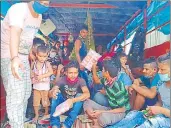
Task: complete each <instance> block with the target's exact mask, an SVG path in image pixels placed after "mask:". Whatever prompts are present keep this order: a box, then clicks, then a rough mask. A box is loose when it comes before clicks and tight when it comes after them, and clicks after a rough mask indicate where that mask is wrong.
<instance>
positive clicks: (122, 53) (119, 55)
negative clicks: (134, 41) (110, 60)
mask: <svg viewBox="0 0 171 128" xmlns="http://www.w3.org/2000/svg"><path fill="white" fill-rule="evenodd" d="M118 57H119V59H120V58H121V57H128V56H127V55H126V54H125V53H124V52H121V53H119V54H118Z"/></svg>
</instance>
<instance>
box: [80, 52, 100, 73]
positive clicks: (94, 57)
mask: <svg viewBox="0 0 171 128" xmlns="http://www.w3.org/2000/svg"><path fill="white" fill-rule="evenodd" d="M100 57H101V55H100V54H98V53H97V52H95V51H94V50H92V49H90V50H89V52H88V54H87V56H86V57H85V58H84V59H83V61H82V62H81V65H83V66H84V67H85V68H86V69H88V70H89V71H91V69H92V66H93V64H94V63H96V62H97V61H98V59H99V58H100Z"/></svg>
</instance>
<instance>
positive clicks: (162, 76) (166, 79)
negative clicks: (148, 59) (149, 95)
mask: <svg viewBox="0 0 171 128" xmlns="http://www.w3.org/2000/svg"><path fill="white" fill-rule="evenodd" d="M159 77H160V79H161V81H163V82H166V81H170V77H169V75H168V74H159Z"/></svg>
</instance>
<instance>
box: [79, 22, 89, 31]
mask: <svg viewBox="0 0 171 128" xmlns="http://www.w3.org/2000/svg"><path fill="white" fill-rule="evenodd" d="M83 29H85V30H87V31H88V26H87V25H85V24H84V25H82V26H81V29H80V31H81V30H83Z"/></svg>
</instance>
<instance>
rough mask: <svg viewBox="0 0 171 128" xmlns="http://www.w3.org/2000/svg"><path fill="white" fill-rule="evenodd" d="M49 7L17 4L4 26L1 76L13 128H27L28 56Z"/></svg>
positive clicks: (45, 4) (29, 88) (12, 7)
mask: <svg viewBox="0 0 171 128" xmlns="http://www.w3.org/2000/svg"><path fill="white" fill-rule="evenodd" d="M48 6H49V1H31V2H29V3H17V4H14V5H13V6H11V8H10V9H9V10H8V12H7V15H6V17H5V18H4V21H3V23H2V24H1V76H2V79H3V84H4V87H5V91H6V106H7V114H8V118H9V123H10V125H11V128H24V120H25V113H26V107H27V101H28V98H29V97H30V94H31V80H30V65H29V61H28V55H29V52H30V49H31V47H32V43H33V38H34V36H35V34H36V33H37V31H38V29H39V27H40V24H41V21H42V15H41V14H42V13H44V12H46V11H47V10H48Z"/></svg>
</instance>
